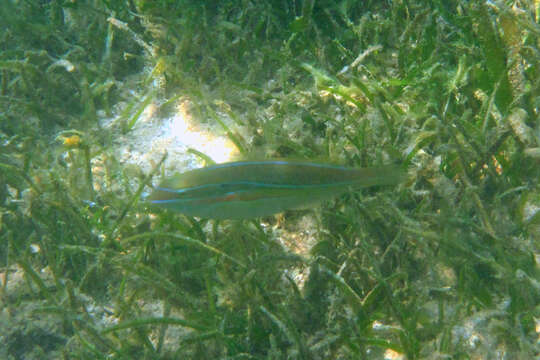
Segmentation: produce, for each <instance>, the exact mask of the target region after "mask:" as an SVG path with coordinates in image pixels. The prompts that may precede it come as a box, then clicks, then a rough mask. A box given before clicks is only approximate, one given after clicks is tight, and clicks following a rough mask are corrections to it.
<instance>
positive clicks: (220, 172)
mask: <svg viewBox="0 0 540 360" xmlns="http://www.w3.org/2000/svg"><path fill="white" fill-rule="evenodd" d="M403 175H404V170H403V168H402V167H401V166H398V165H385V166H379V167H371V168H351V167H345V166H340V165H332V164H324V163H313V162H305V161H285V160H262V161H236V162H229V163H222V164H216V165H211V166H207V167H203V168H199V169H195V170H191V171H187V172H184V173H176V174H174V175H172V176H170V177H168V178H166V179H165V180H163V181H162V182H161V183H160V184H159V185H158V186H157V187H155V189H154V191H153V192H152V193H151V194H150V195H149V196H148V197H147V201H149V202H150V203H151V204H155V205H159V206H161V207H164V208H167V209H171V210H174V211H177V212H180V213H182V214H185V215H189V216H196V217H199V218H207V219H252V218H257V217H263V216H270V215H273V214H277V213H280V212H283V211H285V210H290V209H299V208H305V207H307V206H309V205H312V204H314V203H318V202H321V201H324V200H329V199H332V198H333V197H336V196H338V195H340V194H343V193H345V192H347V191H349V189H357V188H360V187H368V186H378V185H396V184H398V183H399V182H400V181H401V180H402V179H403Z"/></svg>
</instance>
